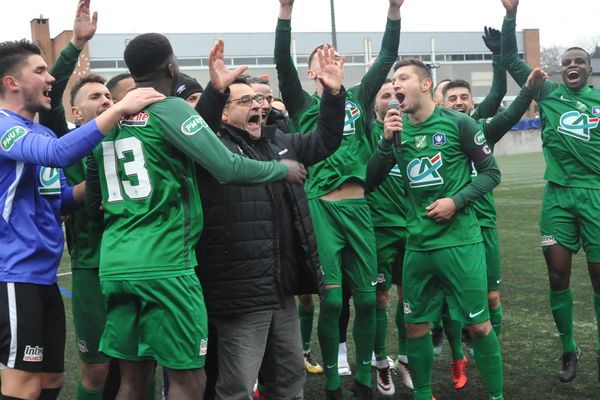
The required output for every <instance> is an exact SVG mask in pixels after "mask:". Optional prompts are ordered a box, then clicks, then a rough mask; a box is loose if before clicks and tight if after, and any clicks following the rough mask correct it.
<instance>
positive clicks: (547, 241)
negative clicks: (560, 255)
mask: <svg viewBox="0 0 600 400" xmlns="http://www.w3.org/2000/svg"><path fill="white" fill-rule="evenodd" d="M541 244H542V246H552V245H555V244H558V242H557V241H556V239H555V238H554V236H553V235H542V241H541Z"/></svg>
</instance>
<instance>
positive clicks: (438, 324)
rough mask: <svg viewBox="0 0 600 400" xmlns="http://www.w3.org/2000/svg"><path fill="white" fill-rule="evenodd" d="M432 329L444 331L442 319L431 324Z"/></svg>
mask: <svg viewBox="0 0 600 400" xmlns="http://www.w3.org/2000/svg"><path fill="white" fill-rule="evenodd" d="M431 329H442V319H441V318H440V319H438V320H437V321H435V322H433V323H432V324H431Z"/></svg>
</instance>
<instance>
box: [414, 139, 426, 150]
mask: <svg viewBox="0 0 600 400" xmlns="http://www.w3.org/2000/svg"><path fill="white" fill-rule="evenodd" d="M415 147H416V148H417V149H419V150H423V149H424V148H426V147H427V136H415Z"/></svg>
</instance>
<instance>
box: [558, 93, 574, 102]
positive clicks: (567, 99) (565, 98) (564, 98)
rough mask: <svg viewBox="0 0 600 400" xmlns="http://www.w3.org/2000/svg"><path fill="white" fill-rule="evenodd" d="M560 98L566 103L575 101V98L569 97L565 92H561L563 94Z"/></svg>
mask: <svg viewBox="0 0 600 400" xmlns="http://www.w3.org/2000/svg"><path fill="white" fill-rule="evenodd" d="M560 100H561V101H564V102H565V103H572V102H573V100H571V99H569V98H567V97H565V95H564V94H561V95H560Z"/></svg>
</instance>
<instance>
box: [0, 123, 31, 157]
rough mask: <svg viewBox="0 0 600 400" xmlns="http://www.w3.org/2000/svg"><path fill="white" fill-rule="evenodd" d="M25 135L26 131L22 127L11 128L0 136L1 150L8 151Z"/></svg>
mask: <svg viewBox="0 0 600 400" xmlns="http://www.w3.org/2000/svg"><path fill="white" fill-rule="evenodd" d="M26 133H27V129H25V128H23V127H22V126H13V127H12V128H10V129H9V130H7V131H6V132H4V135H2V138H1V139H0V146H2V150H4V151H10V149H12V147H13V145H14V144H15V142H16V141H17V140H19V139H20V138H22V137H23V135H25V134H26Z"/></svg>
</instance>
